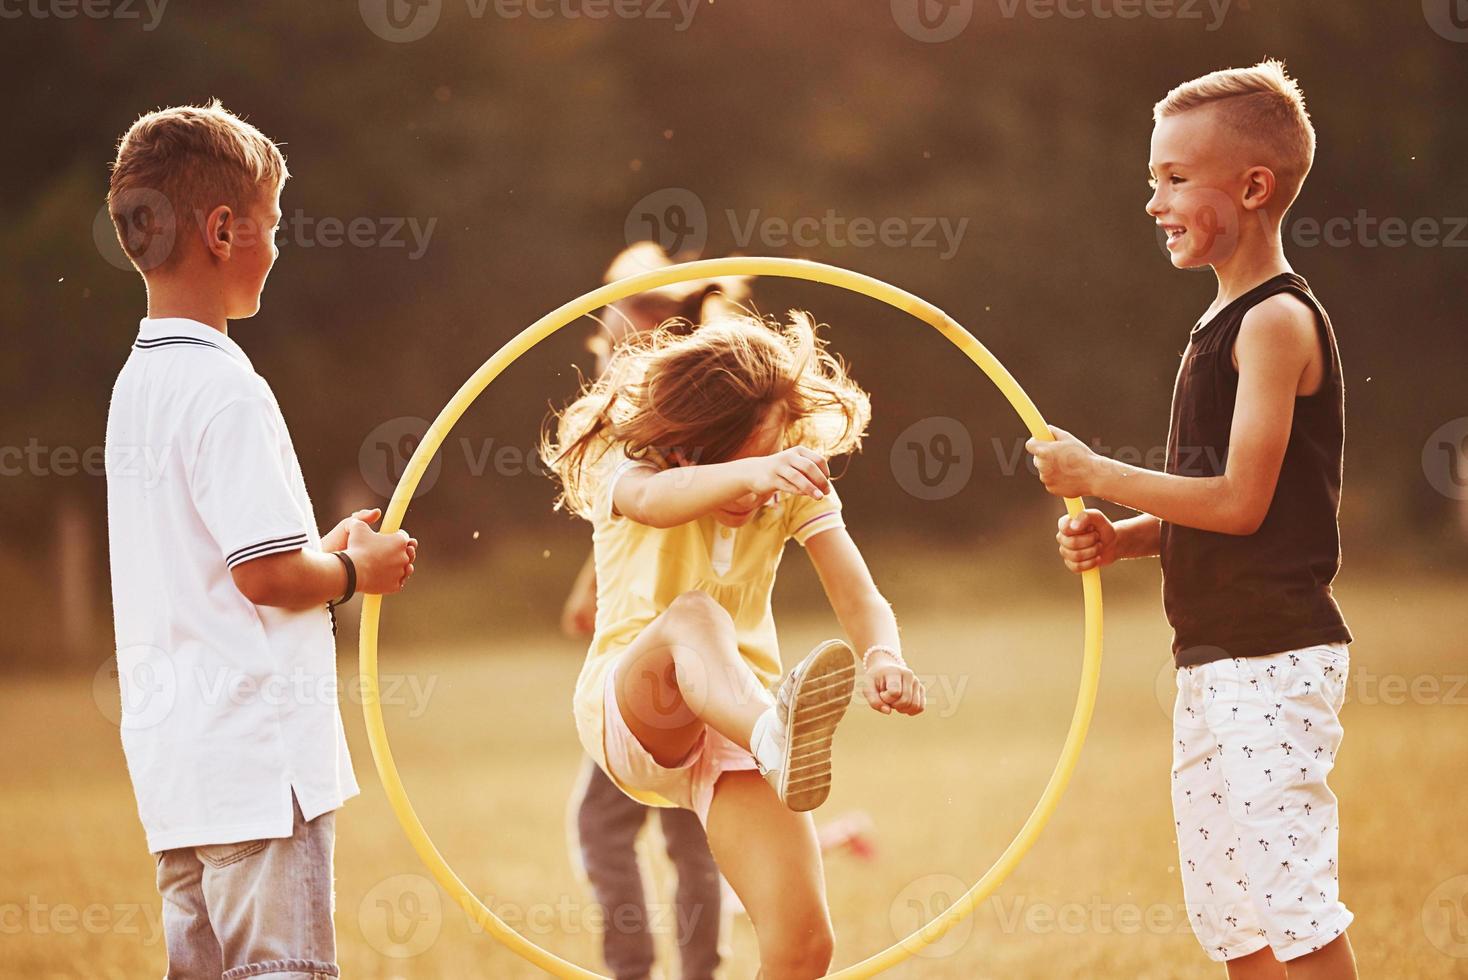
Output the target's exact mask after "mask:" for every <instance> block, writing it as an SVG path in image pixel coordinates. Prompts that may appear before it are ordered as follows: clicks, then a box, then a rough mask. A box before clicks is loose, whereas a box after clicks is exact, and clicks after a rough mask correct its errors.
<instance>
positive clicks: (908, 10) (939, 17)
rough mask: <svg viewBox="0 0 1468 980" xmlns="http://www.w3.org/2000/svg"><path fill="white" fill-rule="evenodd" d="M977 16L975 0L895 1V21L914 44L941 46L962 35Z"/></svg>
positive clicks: (893, 18) (893, 3)
mask: <svg viewBox="0 0 1468 980" xmlns="http://www.w3.org/2000/svg"><path fill="white" fill-rule="evenodd" d="M973 17H974V0H892V20H893V21H895V22H896V24H897V26H898V27H900V28H902V33H904V34H906V35H907V36H908V37H910V38H912V39H913V40H914V41H922V42H924V43H925V44H941V43H942V42H944V41H951V40H953V39H954V38H956V37H958V35H960V34H962V33H963V32H964V30H965V29H966V28H967V27H968V25H969V21H971V20H973Z"/></svg>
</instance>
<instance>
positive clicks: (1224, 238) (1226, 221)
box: [1157, 187, 1264, 266]
mask: <svg viewBox="0 0 1468 980" xmlns="http://www.w3.org/2000/svg"><path fill="white" fill-rule="evenodd" d="M1178 198H1181V195H1179V196H1178ZM1178 198H1174V200H1175V201H1177V203H1175V204H1173V205H1171V206H1170V209H1169V214H1168V215H1167V216H1166V218H1165V220H1164V222H1163V223H1162V224H1159V225H1158V226H1157V247H1158V248H1159V249H1161V250H1162V254H1163V255H1166V256H1168V257H1169V258H1170V259H1172V260H1173V262H1174V264H1176V263H1177V262H1178V261H1179V260H1182V261H1185V262H1186V263H1187V264H1188V265H1190V266H1198V265H1216V264H1217V263H1219V262H1224V261H1226V260H1227V259H1228V258H1229V257H1230V256H1232V255H1233V254H1234V249H1236V248H1238V246H1239V209H1238V207H1237V206H1236V205H1235V204H1234V201H1233V199H1232V198H1230V197H1229V196H1228V195H1227V194H1225V193H1224V192H1223V191H1220V190H1215V189H1214V188H1211V187H1197V188H1193V189H1191V190H1189V191H1188V192H1187V195H1186V201H1185V202H1183V201H1181V200H1178ZM1183 210H1185V213H1178V212H1180V211H1183ZM1258 217H1259V220H1260V221H1261V222H1262V221H1263V220H1264V215H1263V213H1262V212H1260V213H1259V214H1258ZM1178 218H1181V219H1182V221H1181V223H1179V221H1178ZM1178 229H1181V234H1180V235H1178V237H1177V238H1176V240H1173V239H1172V237H1171V233H1172V232H1173V231H1174V230H1178Z"/></svg>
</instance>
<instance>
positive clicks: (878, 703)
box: [806, 527, 927, 715]
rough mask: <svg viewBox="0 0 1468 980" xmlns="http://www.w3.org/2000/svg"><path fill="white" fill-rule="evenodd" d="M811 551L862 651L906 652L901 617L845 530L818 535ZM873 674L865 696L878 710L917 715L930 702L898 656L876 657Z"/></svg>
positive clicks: (838, 611)
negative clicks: (884, 648)
mask: <svg viewBox="0 0 1468 980" xmlns="http://www.w3.org/2000/svg"><path fill="white" fill-rule="evenodd" d="M806 551H807V552H808V553H809V555H810V560H811V563H812V564H813V565H814V566H815V569H816V574H817V575H819V576H820V579H821V585H822V586H823V587H824V588H825V590H826V596H827V598H829V599H830V601H831V609H832V611H834V612H835V613H836V618H837V619H838V620H840V622H841V628H842V629H843V630H845V631H846V635H847V636H848V637H849V638H850V639H851V642H852V643H853V644H854V645H855V647H856V650H857V653H858V654H860V653H862V652H864V651H866V650H868V649H870V648H871V647H873V646H877V645H880V646H887V647H891V648H892V649H893V650H897V651H901V649H902V646H901V642H902V641H901V639H900V637H899V636H898V635H897V617H896V616H894V615H893V614H892V606H891V605H890V604H888V602H887V600H886V599H885V598H884V597H883V596H882V593H881V592H879V591H878V590H877V586H876V583H875V582H873V581H872V574H871V571H870V570H869V569H868V568H867V563H866V561H865V559H863V558H862V556H861V552H860V551H859V550H858V549H857V547H856V542H854V541H852V540H851V535H850V534H848V533H847V532H846V529H845V528H840V527H837V528H832V529H831V530H829V531H822V532H820V533H819V534H816V535H813V536H812V537H810V538H809V539H808V540H807V541H806ZM868 675H869V677H870V678H871V681H872V683H871V686H870V687H869V688H868V689H867V690H866V691H865V694H866V697H867V701H868V703H869V704H870V705H871V706H872V707H873V708H875V709H877V710H878V711H881V712H883V713H885V714H890V713H891V712H892V711H894V710H895V711H898V712H900V713H902V714H907V715H915V714H918V713H919V712H921V711H922V710H923V706H924V705H925V704H926V703H927V694H926V691H925V690H924V687H923V683H922V681H920V680H918V679H917V677H916V676H914V675H913V673H912V671H911V670H910V669H908V668H907V667H906V666H905V665H903V664H902V663H901V662H900V661H898V660H897V658H895V657H892V656H889V655H888V654H886V653H875V654H873V655H872V658H871V662H870V664H869V665H868Z"/></svg>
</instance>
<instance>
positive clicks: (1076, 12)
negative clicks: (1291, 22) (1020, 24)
mask: <svg viewBox="0 0 1468 980" xmlns="http://www.w3.org/2000/svg"><path fill="white" fill-rule="evenodd" d="M998 3H999V13H1000V15H1001V16H1002V17H1004V18H1005V19H1006V20H1013V19H1014V18H1015V17H1016V16H1018V15H1019V14H1020V13H1021V12H1023V13H1024V15H1025V16H1027V17H1030V18H1032V19H1034V20H1050V19H1051V18H1054V17H1059V18H1061V19H1062V20H1083V19H1087V18H1089V19H1092V20H1138V19H1140V18H1142V17H1146V18H1148V19H1149V20H1173V21H1180V22H1183V21H1197V22H1198V23H1200V24H1202V25H1203V30H1205V31H1207V32H1209V33H1212V32H1213V31H1216V30H1218V29H1219V28H1220V27H1222V26H1223V22H1224V19H1225V18H1226V17H1228V11H1229V8H1230V7H1232V6H1233V0H998ZM1241 6H1243V7H1246V8H1247V7H1248V0H1244V2H1243V3H1242V4H1241Z"/></svg>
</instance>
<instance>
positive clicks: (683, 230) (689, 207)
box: [623, 187, 969, 261]
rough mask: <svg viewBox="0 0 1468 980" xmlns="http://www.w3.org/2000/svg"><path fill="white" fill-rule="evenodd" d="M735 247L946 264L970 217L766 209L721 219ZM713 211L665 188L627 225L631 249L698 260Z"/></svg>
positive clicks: (684, 192)
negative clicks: (653, 245)
mask: <svg viewBox="0 0 1468 980" xmlns="http://www.w3.org/2000/svg"><path fill="white" fill-rule="evenodd" d="M720 216H721V217H722V219H723V224H724V225H725V226H727V229H728V235H729V238H730V239H731V240H732V241H733V243H734V246H735V248H738V249H740V250H748V249H751V248H757V249H758V250H760V251H765V252H769V251H780V250H782V249H788V248H796V249H802V250H807V251H808V250H813V249H847V248H855V249H865V248H874V247H877V246H881V247H883V248H913V249H931V250H933V251H936V252H937V255H938V258H939V259H941V260H943V261H947V260H948V259H951V258H953V257H954V256H955V255H957V254H958V250H959V248H960V247H961V246H962V244H963V239H964V236H965V234H966V233H967V232H968V224H969V219H968V218H957V219H954V218H951V217H947V216H939V215H883V216H875V215H860V214H856V215H853V214H843V213H841V212H839V211H837V210H836V209H835V208H827V209H826V210H825V211H823V212H821V213H820V214H796V215H780V214H769V213H767V212H766V211H765V210H764V209H762V208H750V209H748V210H745V211H739V210H737V209H735V208H724V209H723V210H722V212H721V214H720ZM710 230H711V222H710V216H709V211H708V209H707V207H705V205H704V202H703V201H702V199H700V198H699V196H698V195H697V194H695V193H693V192H692V191H690V190H689V189H687V188H686V187H665V188H663V189H662V190H658V191H653V192H652V193H651V194H648V195H647V196H646V197H644V198H642V199H641V200H639V201H638V202H637V203H636V204H634V205H633V206H632V209H631V210H630V211H629V212H628V213H627V220H626V222H625V224H624V226H623V231H624V233H625V235H626V239H627V244H628V245H634V244H636V243H638V242H643V241H649V240H651V241H655V242H657V243H658V244H659V245H661V246H662V248H663V251H664V252H666V253H667V254H669V255H693V256H696V255H698V254H699V253H700V252H701V251H702V250H703V247H704V245H705V244H707V242H708V238H709V232H710Z"/></svg>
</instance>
